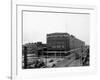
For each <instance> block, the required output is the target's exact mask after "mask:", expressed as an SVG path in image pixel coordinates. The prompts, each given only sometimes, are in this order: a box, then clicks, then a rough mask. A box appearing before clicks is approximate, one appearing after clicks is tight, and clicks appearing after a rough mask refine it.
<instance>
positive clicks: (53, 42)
mask: <svg viewBox="0 0 100 80" xmlns="http://www.w3.org/2000/svg"><path fill="white" fill-rule="evenodd" d="M47 45H48V50H49V51H69V50H71V49H76V48H80V47H83V46H85V42H83V41H81V40H79V39H77V38H76V37H74V36H72V35H69V34H68V33H51V34H47Z"/></svg>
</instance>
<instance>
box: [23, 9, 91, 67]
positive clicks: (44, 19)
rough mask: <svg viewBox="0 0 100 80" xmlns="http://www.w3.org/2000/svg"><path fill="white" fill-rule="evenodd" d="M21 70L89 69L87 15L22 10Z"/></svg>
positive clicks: (88, 15) (88, 24) (88, 21)
mask: <svg viewBox="0 0 100 80" xmlns="http://www.w3.org/2000/svg"><path fill="white" fill-rule="evenodd" d="M22 16H23V17H22V20H23V26H22V69H40V68H68V67H84V66H90V56H91V55H90V14H89V13H77V12H57V11H35V10H33V11H32V10H25V11H23V14H22Z"/></svg>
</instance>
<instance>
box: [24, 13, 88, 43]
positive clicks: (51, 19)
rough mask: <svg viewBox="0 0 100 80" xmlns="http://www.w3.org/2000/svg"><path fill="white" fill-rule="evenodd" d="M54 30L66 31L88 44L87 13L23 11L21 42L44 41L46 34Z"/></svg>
mask: <svg viewBox="0 0 100 80" xmlns="http://www.w3.org/2000/svg"><path fill="white" fill-rule="evenodd" d="M54 32H67V33H69V34H72V35H74V36H75V37H77V38H78V39H81V40H83V41H85V42H86V44H89V15H88V14H67V13H66V14H63V13H44V12H24V13H23V43H28V42H37V41H42V42H43V43H46V34H47V33H54Z"/></svg>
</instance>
